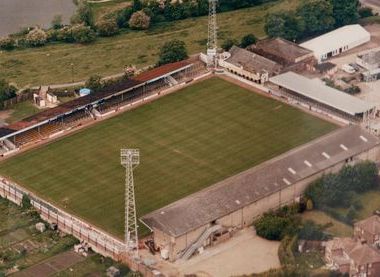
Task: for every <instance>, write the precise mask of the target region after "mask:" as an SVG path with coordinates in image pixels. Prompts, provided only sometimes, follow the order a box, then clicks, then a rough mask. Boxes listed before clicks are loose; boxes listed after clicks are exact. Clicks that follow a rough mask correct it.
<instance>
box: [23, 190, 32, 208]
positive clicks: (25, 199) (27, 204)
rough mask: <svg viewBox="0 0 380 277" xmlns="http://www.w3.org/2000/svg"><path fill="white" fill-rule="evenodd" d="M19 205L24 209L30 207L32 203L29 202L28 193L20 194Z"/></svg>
mask: <svg viewBox="0 0 380 277" xmlns="http://www.w3.org/2000/svg"><path fill="white" fill-rule="evenodd" d="M21 207H22V208H23V209H24V210H29V209H30V208H31V207H32V204H31V203H30V198H29V196H28V195H26V194H24V195H23V196H22V200H21Z"/></svg>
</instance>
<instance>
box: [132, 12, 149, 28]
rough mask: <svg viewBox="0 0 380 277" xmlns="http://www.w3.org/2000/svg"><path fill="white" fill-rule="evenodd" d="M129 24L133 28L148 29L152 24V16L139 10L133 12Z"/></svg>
mask: <svg viewBox="0 0 380 277" xmlns="http://www.w3.org/2000/svg"><path fill="white" fill-rule="evenodd" d="M128 24H129V28H131V29H135V30H146V29H148V28H149V26H150V17H149V16H148V15H146V14H145V13H144V12H143V11H138V12H135V13H133V14H132V16H131V18H130V19H129V22H128Z"/></svg>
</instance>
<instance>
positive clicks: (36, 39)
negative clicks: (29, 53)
mask: <svg viewBox="0 0 380 277" xmlns="http://www.w3.org/2000/svg"><path fill="white" fill-rule="evenodd" d="M46 41H47V34H46V32H45V31H44V30H42V29H40V28H35V29H33V30H31V31H30V32H29V33H28V34H27V35H26V43H27V45H28V46H31V47H39V46H43V45H45V44H46Z"/></svg>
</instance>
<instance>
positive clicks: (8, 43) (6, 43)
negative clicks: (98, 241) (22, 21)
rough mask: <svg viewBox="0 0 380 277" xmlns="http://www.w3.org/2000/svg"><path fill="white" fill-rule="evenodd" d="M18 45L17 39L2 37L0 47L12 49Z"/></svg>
mask: <svg viewBox="0 0 380 277" xmlns="http://www.w3.org/2000/svg"><path fill="white" fill-rule="evenodd" d="M15 47H16V41H15V40H14V39H13V38H11V37H5V38H0V49H3V50H12V49H14V48H15Z"/></svg>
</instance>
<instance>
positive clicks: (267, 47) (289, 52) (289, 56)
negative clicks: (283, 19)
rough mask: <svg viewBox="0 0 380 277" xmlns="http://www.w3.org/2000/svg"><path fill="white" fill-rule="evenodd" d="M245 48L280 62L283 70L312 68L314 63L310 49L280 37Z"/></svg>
mask: <svg viewBox="0 0 380 277" xmlns="http://www.w3.org/2000/svg"><path fill="white" fill-rule="evenodd" d="M247 49H248V50H249V51H251V52H254V53H256V54H258V55H261V56H263V57H265V58H267V59H270V60H272V61H275V62H276V63H278V64H281V65H282V66H283V67H284V70H285V71H288V70H293V71H303V70H313V69H314V65H315V64H316V60H315V58H314V55H313V52H312V51H310V50H309V49H306V48H304V47H301V46H299V45H298V44H296V43H293V42H291V41H288V40H286V39H282V38H271V39H265V40H261V41H258V42H257V43H256V44H253V45H251V46H249V47H248V48H247Z"/></svg>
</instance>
